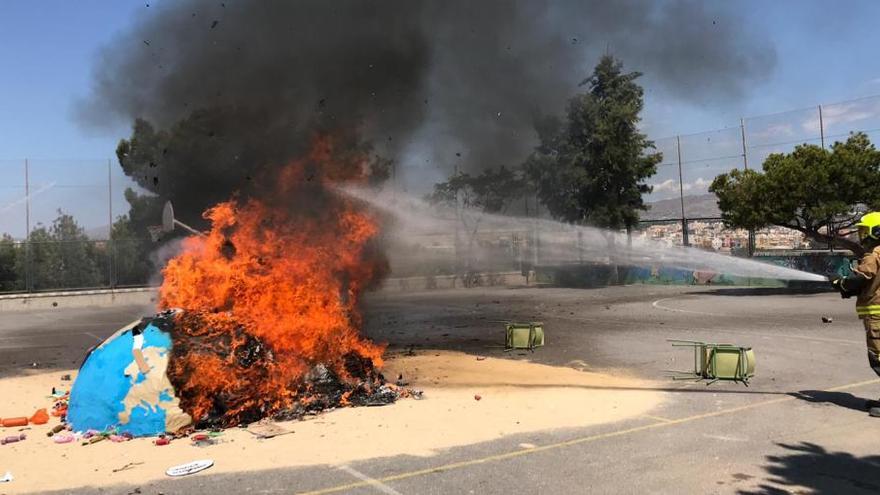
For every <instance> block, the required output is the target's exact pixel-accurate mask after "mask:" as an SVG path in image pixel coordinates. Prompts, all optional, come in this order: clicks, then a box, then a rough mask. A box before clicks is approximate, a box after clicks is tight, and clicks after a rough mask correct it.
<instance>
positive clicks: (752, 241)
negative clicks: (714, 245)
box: [739, 118, 755, 258]
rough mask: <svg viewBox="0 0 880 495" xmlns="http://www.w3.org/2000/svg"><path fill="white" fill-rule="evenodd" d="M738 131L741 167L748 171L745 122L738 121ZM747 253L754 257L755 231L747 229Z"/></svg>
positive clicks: (742, 120) (743, 120)
mask: <svg viewBox="0 0 880 495" xmlns="http://www.w3.org/2000/svg"><path fill="white" fill-rule="evenodd" d="M739 130H740V134H741V135H742V146H743V167H744V168H745V169H746V170H748V169H749V152H748V147H747V146H746V121H745V119H743V118H740V119H739ZM748 253H749V258H751V257H752V256H754V255H755V229H749V239H748Z"/></svg>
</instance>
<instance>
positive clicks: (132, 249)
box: [110, 191, 158, 285]
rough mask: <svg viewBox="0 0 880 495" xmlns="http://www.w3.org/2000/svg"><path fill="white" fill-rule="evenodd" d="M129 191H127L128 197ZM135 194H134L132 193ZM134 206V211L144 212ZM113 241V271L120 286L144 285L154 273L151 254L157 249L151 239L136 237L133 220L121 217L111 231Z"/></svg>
mask: <svg viewBox="0 0 880 495" xmlns="http://www.w3.org/2000/svg"><path fill="white" fill-rule="evenodd" d="M128 193H129V191H126V196H128ZM132 194H133V193H132ZM135 204H136V203H133V204H132V211H135V210H138V211H143V209H141V208H136V207H135V206H134V205H135ZM157 215H158V214H157ZM110 239H112V240H113V269H114V273H115V275H116V277H115V282H116V284H118V285H144V284H147V283H148V282H149V280H150V275H151V274H152V273H153V272H154V267H153V263H152V261H151V258H150V252H151V251H152V249H153V248H154V247H155V246H154V245H153V243H152V242H151V240H150V239H145V238H144V237H139V236H137V235H135V232H134V228H133V225H132V222H131V220H129V217H128V216H127V215H120V216H119V217H117V219H116V221H115V222H113V226H112V227H111V229H110Z"/></svg>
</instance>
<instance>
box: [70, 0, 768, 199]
mask: <svg viewBox="0 0 880 495" xmlns="http://www.w3.org/2000/svg"><path fill="white" fill-rule="evenodd" d="M141 15H142V19H141V20H140V21H139V22H138V23H137V24H136V26H135V27H134V28H133V29H132V31H131V32H129V33H127V34H125V35H123V36H121V37H119V38H118V39H117V40H116V41H115V43H113V44H112V45H111V46H108V47H106V49H105V50H104V52H103V54H102V56H101V57H100V60H99V61H98V63H97V65H96V70H95V79H94V90H93V93H92V94H91V95H90V96H89V97H88V98H86V100H85V101H84V102H83V104H82V105H81V112H80V113H81V115H82V116H83V118H84V119H86V120H88V121H90V122H92V123H98V124H107V123H118V122H119V119H122V120H123V121H125V122H133V121H134V120H135V119H144V120H143V121H139V122H138V123H137V126H136V127H137V128H136V129H135V133H134V135H133V138H134V139H133V140H132V142H131V143H130V146H129V148H127V149H122V150H120V154H121V155H123V156H128V159H127V161H128V165H127V167H126V172H127V173H128V174H129V175H130V176H132V177H133V178H135V179H136V180H137V181H138V182H139V183H140V184H141V185H142V186H144V187H146V188H147V189H149V190H151V191H154V192H157V193H159V194H160V195H162V196H163V197H166V198H171V199H173V200H174V201H175V202H176V203H177V204H179V206H178V210H180V211H181V212H182V214H183V215H190V216H192V215H198V213H199V212H200V211H201V210H202V209H203V208H204V207H206V206H208V205H210V204H211V203H213V202H216V201H219V200H223V199H226V198H227V197H228V196H229V194H230V193H232V192H234V191H239V193H241V194H248V193H249V191H252V190H253V188H252V186H250V184H252V183H253V181H254V178H256V177H258V176H265V175H267V173H266V172H267V171H269V172H271V171H272V170H274V169H275V167H278V166H280V165H283V164H284V163H285V162H286V161H288V160H290V159H291V158H292V157H295V156H297V155H298V154H300V153H302V151H303V147H304V146H305V143H306V142H307V140H308V139H309V137H310V135H311V134H312V133H314V132H316V131H320V130H329V131H335V132H338V131H340V130H343V131H344V132H346V133H349V135H350V136H351V140H350V141H351V143H352V146H362V147H366V146H369V145H372V148H371V149H372V150H373V151H374V152H376V153H381V154H382V155H383V156H387V157H390V158H394V159H396V160H397V162H398V170H400V172H401V173H402V174H403V175H405V176H406V181H407V183H408V184H409V185H410V187H413V188H420V189H423V190H424V189H428V188H429V187H430V184H419V181H420V180H421V179H423V178H426V177H428V178H430V179H433V178H435V177H437V176H443V175H446V174H448V172H449V171H451V170H452V167H453V166H454V165H458V166H459V167H460V168H461V169H463V170H479V169H481V168H485V167H494V166H497V165H500V164H505V165H508V166H509V165H516V164H518V163H519V162H521V161H522V159H523V158H524V157H525V155H526V154H527V153H528V151H529V150H530V149H531V147H532V146H533V145H534V131H533V122H534V120H535V118H536V116H537V115H539V114H541V113H556V112H559V111H561V110H562V106H563V104H564V101H565V100H566V99H567V98H568V97H570V96H571V95H572V94H573V93H574V92H575V91H577V90H578V88H577V85H578V83H579V82H580V81H581V80H583V79H584V77H586V76H587V75H588V74H589V73H590V71H591V70H592V66H593V65H594V64H595V63H596V61H597V59H598V57H599V56H600V55H601V54H603V53H606V52H611V53H612V54H614V55H615V56H616V57H618V58H620V59H621V60H623V62H624V64H625V66H626V68H627V69H629V70H639V71H642V72H644V73H645V74H646V77H645V79H644V82H645V84H648V85H651V87H652V88H655V89H656V90H657V92H659V93H660V94H663V95H666V96H667V97H669V98H676V99H683V100H688V101H692V102H694V103H706V102H712V103H716V102H720V101H723V100H734V99H736V98H737V97H738V96H740V95H741V94H742V92H743V91H744V88H745V87H746V86H747V85H750V84H752V83H753V82H754V81H756V80H760V79H762V78H763V77H765V76H766V75H767V74H768V73H769V72H770V71H771V70H772V68H773V67H774V64H775V53H774V51H773V49H772V47H769V46H768V43H767V42H766V41H765V40H764V39H763V38H761V37H760V36H759V35H758V34H757V33H752V32H750V31H749V30H748V29H746V27H745V26H744V25H743V22H742V20H741V19H740V18H739V17H737V16H736V15H735V14H734V13H733V12H732V9H730V8H729V7H728V6H726V5H723V4H721V3H711V4H710V3H704V2H698V1H690V0H682V1H671V2H655V1H654V0H623V1H614V2H612V1H605V0H591V1H586V0H562V1H549V0H520V1H502V0H479V1H474V0H444V1H437V2H428V1H419V0H386V1H379V0H332V1H330V0H299V1H289V0H263V1H256V0H255V1H236V0H226V1H210V2H208V1H179V2H169V3H168V4H167V5H166V4H164V3H163V4H162V5H161V6H160V7H157V6H145V7H144V9H143V11H142V14H141ZM126 153H127V154H128V155H126ZM123 162H125V160H123ZM123 165H124V166H125V163H123ZM438 170H441V171H442V172H439V173H438V172H437V171H438Z"/></svg>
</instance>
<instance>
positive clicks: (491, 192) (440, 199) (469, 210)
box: [425, 165, 526, 286]
mask: <svg viewBox="0 0 880 495" xmlns="http://www.w3.org/2000/svg"><path fill="white" fill-rule="evenodd" d="M525 192H526V182H525V180H524V178H523V175H522V174H521V173H519V172H517V171H514V170H511V169H509V168H507V167H504V166H503V165H502V166H500V167H498V168H497V169H488V170H484V171H483V172H482V173H480V174H479V175H471V174H468V173H465V172H459V173H456V174H454V175H452V176H451V177H449V179H447V180H446V181H445V182H439V183H437V184H434V191H433V192H432V193H431V194H428V195H426V196H425V199H426V200H427V201H428V202H429V203H431V204H435V205H436V204H443V205H446V206H450V207H455V211H456V215H457V219H456V221H457V222H459V224H460V225H461V226H462V227H463V230H464V232H465V235H466V241H467V245H466V249H465V253H466V255H465V262H464V264H465V266H464V267H460V266H459V267H456V272H459V271H462V270H463V271H464V272H465V275H464V276H465V279H464V283H465V285H466V286H469V285H472V284H473V283H475V282H476V279H475V278H474V277H476V276H477V275H476V274H475V273H472V272H471V262H472V254H473V247H474V243H475V242H476V238H477V234H478V233H479V229H480V224H481V222H482V220H483V218H484V216H485V214H487V213H492V214H500V213H504V212H506V211H507V209H508V208H509V207H510V204H511V203H512V202H513V201H514V200H516V199H518V198H521V197H523V195H524V194H525ZM455 242H456V253H458V243H459V240H458V237H457V232H456V241H455ZM458 263H459V260H456V264H458Z"/></svg>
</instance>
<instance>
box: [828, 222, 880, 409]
mask: <svg viewBox="0 0 880 495" xmlns="http://www.w3.org/2000/svg"><path fill="white" fill-rule="evenodd" d="M856 228H858V233H859V242H860V243H861V245H862V247H863V248H864V249H865V253H864V255H862V258H861V259H860V260H859V262H858V265H857V266H856V267H855V268H853V273H852V275H850V276H848V277H836V278H834V279H833V280H832V281H831V284H832V285H833V286H834V288H835V289H837V290H838V291H840V295H841V297H843V298H850V297H852V296H856V313H858V315H859V318H860V319H861V320H862V322H863V323H864V325H865V338H866V339H867V344H868V363H869V364H870V365H871V369H873V370H874V373H877V375H880V212H872V213H867V214H865V215H864V216H862V218H861V220H859V223H857V224H856ZM866 407H867V408H868V412H869V414H870V415H871V416H874V417H880V401H874V400H871V401H868V403H867V404H866Z"/></svg>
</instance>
